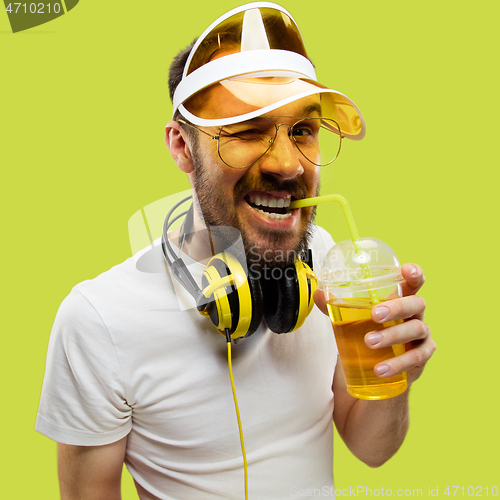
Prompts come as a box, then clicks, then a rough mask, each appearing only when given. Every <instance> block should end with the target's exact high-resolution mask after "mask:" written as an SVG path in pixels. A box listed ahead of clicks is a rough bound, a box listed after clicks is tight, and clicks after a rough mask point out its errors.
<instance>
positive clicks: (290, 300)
mask: <svg viewBox="0 0 500 500" xmlns="http://www.w3.org/2000/svg"><path fill="white" fill-rule="evenodd" d="M189 200H191V196H189V197H187V198H184V199H183V200H181V201H180V202H179V203H177V204H176V205H174V206H173V207H172V208H171V209H170V211H169V212H168V214H167V216H166V218H165V223H164V225H163V235H162V251H163V257H164V258H165V261H166V263H167V265H168V267H169V269H170V271H171V273H172V274H173V275H174V276H175V278H176V279H177V280H178V281H179V283H180V284H181V285H182V286H183V287H184V288H185V289H186V290H187V292H189V294H190V295H191V296H192V297H193V298H194V300H195V301H196V306H197V308H198V311H199V312H200V314H202V315H203V316H207V317H209V318H210V319H211V321H212V323H213V324H214V326H215V328H216V329H217V330H218V331H219V333H221V334H222V335H226V331H227V330H229V334H230V337H231V338H232V339H233V340H235V341H236V340H238V339H240V338H242V337H249V336H250V335H252V334H253V333H254V332H255V331H256V330H257V328H258V327H259V325H260V323H261V321H262V319H264V320H265V322H266V324H267V326H268V328H269V329H270V330H272V331H273V332H275V333H289V332H292V331H294V330H296V329H297V328H299V327H300V326H302V324H303V323H304V321H305V319H306V318H307V316H308V315H309V313H310V312H311V310H312V308H313V306H314V301H313V293H314V291H315V290H316V283H317V277H316V275H315V274H314V272H313V271H312V253H311V250H309V249H307V251H306V258H305V259H304V261H302V260H301V259H300V258H298V257H297V258H296V260H295V262H294V263H293V264H292V265H290V266H287V267H285V268H275V269H279V270H280V272H279V273H278V274H279V276H278V277H276V273H275V272H269V273H268V272H262V273H259V274H260V276H257V275H255V273H252V272H251V270H249V271H248V273H247V272H246V271H245V268H246V266H243V265H242V263H241V262H240V260H239V258H237V257H236V256H235V255H233V254H232V253H229V252H228V251H223V252H220V253H217V254H215V255H213V253H214V252H212V255H213V256H212V258H211V259H210V260H209V262H208V264H207V266H206V268H205V270H204V272H203V277H202V288H200V287H199V286H198V284H197V283H196V281H195V280H194V278H193V276H192V275H191V273H190V272H189V271H188V269H187V266H186V264H185V263H184V261H183V260H182V258H181V257H179V256H178V255H176V253H175V252H174V250H173V248H172V245H171V244H170V241H169V239H168V235H167V233H168V230H169V229H170V227H171V226H172V224H174V223H175V222H176V221H177V220H178V219H180V218H181V217H185V218H184V221H183V224H182V227H181V230H180V236H179V248H180V249H182V245H183V243H184V240H185V238H186V236H187V235H188V234H190V232H191V229H192V226H193V205H191V206H190V208H189V209H188V210H186V211H184V212H182V213H181V214H179V215H177V216H175V217H173V218H172V214H173V213H174V211H175V210H176V209H177V208H178V207H179V206H181V205H182V204H183V203H185V202H187V201H189ZM209 237H210V238H211V236H210V231H209ZM210 241H212V240H210ZM212 249H213V246H212ZM275 269H271V271H275Z"/></svg>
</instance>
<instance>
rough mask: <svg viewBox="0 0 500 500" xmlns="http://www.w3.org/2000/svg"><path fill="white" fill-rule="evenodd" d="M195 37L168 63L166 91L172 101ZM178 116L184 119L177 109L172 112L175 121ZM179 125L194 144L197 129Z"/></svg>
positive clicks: (177, 119)
mask: <svg viewBox="0 0 500 500" xmlns="http://www.w3.org/2000/svg"><path fill="white" fill-rule="evenodd" d="M196 40H197V38H195V39H194V40H193V41H192V42H191V43H190V44H189V45H188V46H187V47H186V48H185V49H182V50H181V51H180V52H179V53H178V54H177V55H176V56H175V57H174V60H173V61H172V63H171V64H170V69H169V71H168V91H169V94H170V100H171V101H172V102H173V101H174V93H175V89H176V88H177V86H178V85H179V83H180V82H181V80H182V73H183V72H184V66H185V65H186V62H187V59H188V57H189V54H190V52H191V49H192V48H193V46H194V44H195V43H196ZM179 118H182V119H183V120H185V121H189V120H186V118H184V117H183V116H182V114H181V113H180V112H179V110H178V109H177V110H176V111H175V113H174V116H173V119H174V120H175V121H179ZM181 127H182V128H183V129H184V130H185V131H186V132H187V133H188V135H189V137H190V138H191V140H192V141H193V144H196V142H197V138H198V131H197V130H196V129H194V128H193V127H186V126H184V125H183V124H182V123H181Z"/></svg>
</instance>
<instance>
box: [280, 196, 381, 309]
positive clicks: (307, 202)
mask: <svg viewBox="0 0 500 500" xmlns="http://www.w3.org/2000/svg"><path fill="white" fill-rule="evenodd" d="M332 202H335V203H338V204H339V205H340V208H341V209H342V213H343V215H344V219H345V222H346V224H347V229H348V230H349V234H350V235H351V240H352V244H353V245H354V250H355V252H356V255H360V254H361V253H363V249H362V248H361V246H360V244H359V239H360V238H359V233H358V228H357V227H356V223H355V222H354V217H353V216H352V212H351V207H350V206H349V203H348V202H347V200H346V199H345V198H344V197H343V196H342V195H340V194H326V195H324V196H316V197H315V198H304V199H303V200H295V201H292V202H291V203H290V207H289V208H303V207H311V206H313V205H321V204H322V203H332ZM360 267H361V270H362V272H363V278H364V279H370V278H371V277H372V274H371V272H370V268H369V267H368V264H367V263H364V264H360ZM368 293H369V294H370V301H371V303H372V304H374V305H375V304H378V303H379V302H380V301H379V298H378V295H377V293H376V292H375V290H368Z"/></svg>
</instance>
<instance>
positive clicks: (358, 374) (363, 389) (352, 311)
mask: <svg viewBox="0 0 500 500" xmlns="http://www.w3.org/2000/svg"><path fill="white" fill-rule="evenodd" d="M383 301H384V300H381V302H383ZM327 307H328V312H329V314H330V319H331V320H332V324H333V331H334V333H335V339H336V341H337V347H338V349H339V355H340V361H341V363H342V368H343V370H344V375H345V379H346V383H347V390H348V392H349V394H351V395H352V396H354V397H356V398H358V399H387V398H392V397H394V396H397V395H398V394H401V393H403V392H404V391H405V390H406V387H407V385H406V373H401V374H399V375H394V376H392V377H386V378H380V377H377V375H375V372H374V371H373V369H374V367H375V365H377V364H378V363H380V362H382V361H385V360H388V359H391V358H393V357H394V356H398V355H400V354H402V353H403V352H404V351H405V347H404V345H395V346H389V347H382V348H379V349H370V348H369V347H367V346H366V344H365V340H364V337H365V335H366V334H367V333H368V332H372V331H376V330H381V329H382V328H384V327H388V326H392V325H396V324H398V323H401V322H402V320H397V321H389V322H387V323H384V324H383V325H380V324H378V323H375V322H374V321H373V320H372V319H371V309H372V307H373V305H372V303H371V302H370V299H369V298H344V299H341V300H340V299H337V300H333V301H330V302H327Z"/></svg>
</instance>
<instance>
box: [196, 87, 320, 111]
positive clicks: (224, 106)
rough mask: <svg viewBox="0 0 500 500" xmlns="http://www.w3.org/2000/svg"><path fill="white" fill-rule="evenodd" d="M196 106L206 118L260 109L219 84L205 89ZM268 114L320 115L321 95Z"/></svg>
mask: <svg viewBox="0 0 500 500" xmlns="http://www.w3.org/2000/svg"><path fill="white" fill-rule="evenodd" d="M196 108H197V110H196V111H197V113H196V114H198V116H200V117H201V118H205V119H217V118H222V117H226V116H239V115H244V114H247V113H251V112H252V111H256V110H258V109H259V108H258V107H257V106H253V105H251V104H248V103H246V102H244V101H242V100H240V99H238V98H237V97H235V96H234V95H233V94H232V93H231V92H229V91H228V90H227V89H226V88H225V87H224V86H222V85H218V84H217V85H213V86H211V87H209V88H208V89H206V90H205V91H203V95H202V96H200V99H198V103H197V106H196ZM266 114H267V115H275V116H277V115H279V116H306V115H309V114H316V115H317V116H318V115H320V114H321V97H320V95H319V94H313V95H310V96H307V97H303V98H302V99H298V100H296V101H293V102H291V103H289V104H286V105H284V106H281V107H280V108H277V109H274V110H273V111H272V112H270V113H266Z"/></svg>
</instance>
